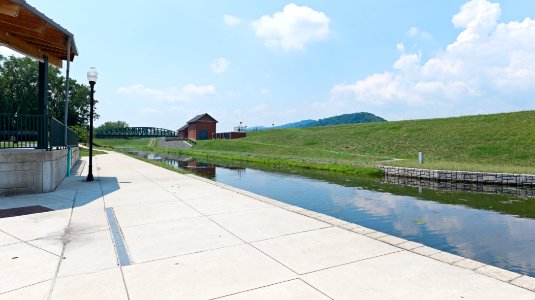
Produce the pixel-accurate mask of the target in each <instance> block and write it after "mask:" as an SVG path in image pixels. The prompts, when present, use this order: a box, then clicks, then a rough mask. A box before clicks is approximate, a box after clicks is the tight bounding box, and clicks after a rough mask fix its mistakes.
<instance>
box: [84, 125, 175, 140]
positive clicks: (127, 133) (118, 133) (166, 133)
mask: <svg viewBox="0 0 535 300" xmlns="http://www.w3.org/2000/svg"><path fill="white" fill-rule="evenodd" d="M175 136H178V133H177V132H176V131H174V130H170V129H164V128H156V127H123V128H109V129H104V130H97V131H96V132H95V137H96V138H124V137H175Z"/></svg>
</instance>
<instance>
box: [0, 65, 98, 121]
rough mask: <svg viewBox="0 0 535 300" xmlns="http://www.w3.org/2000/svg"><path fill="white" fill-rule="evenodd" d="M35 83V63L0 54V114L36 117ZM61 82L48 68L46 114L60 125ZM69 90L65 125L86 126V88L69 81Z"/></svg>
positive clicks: (56, 72)
mask: <svg viewBox="0 0 535 300" xmlns="http://www.w3.org/2000/svg"><path fill="white" fill-rule="evenodd" d="M38 80H39V74H38V62H37V61H35V60H32V59H30V58H26V57H24V58H17V57H14V56H9V57H4V56H2V55H0V113H8V114H14V113H18V114H37V94H38ZM65 81H66V80H65V77H64V76H63V75H61V72H60V70H59V69H58V68H56V67H54V66H49V68H48V114H49V115H50V116H52V117H54V118H56V119H57V120H59V121H61V122H63V121H64V116H65ZM69 90H70V93H69V111H68V119H67V120H68V121H67V123H68V124H67V125H69V126H85V125H87V124H88V123H89V106H90V98H89V87H88V86H87V85H84V84H80V83H78V82H77V81H76V80H74V79H72V78H71V79H70V80H69ZM96 103H98V101H95V105H96ZM94 117H95V119H98V118H99V115H98V114H96V113H95V114H94Z"/></svg>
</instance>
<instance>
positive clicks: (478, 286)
mask: <svg viewBox="0 0 535 300" xmlns="http://www.w3.org/2000/svg"><path fill="white" fill-rule="evenodd" d="M85 172H87V170H86V168H85V169H83V170H82V171H81V173H78V175H77V176H72V177H69V178H67V179H66V180H65V181H64V182H63V183H62V184H61V186H60V187H59V188H58V189H57V191H55V192H54V193H49V194H42V195H29V196H18V197H11V198H0V209H2V211H4V212H7V213H12V214H17V210H16V209H14V208H16V207H22V206H24V207H27V208H26V209H27V210H32V209H33V210H34V211H42V212H41V213H35V214H28V215H23V216H13V217H6V218H0V278H1V280H0V299H46V298H47V297H50V298H51V299H213V298H224V299H461V298H465V299H531V300H533V299H535V293H534V292H533V290H535V281H534V279H533V278H530V277H526V276H520V275H519V274H516V273H512V272H508V271H504V270H501V269H498V268H494V267H490V266H485V265H483V264H481V263H478V262H475V261H471V260H468V259H464V258H462V257H458V256H455V255H451V254H447V253H444V252H440V251H438V250H435V249H432V248H428V247H425V246H422V245H420V244H417V243H413V242H407V241H405V240H402V239H399V238H395V237H392V236H388V235H385V234H383V233H380V232H375V231H373V230H370V229H367V228H364V227H360V226H358V225H356V224H350V223H347V222H344V221H341V220H337V219H333V218H330V217H328V216H325V215H321V214H318V213H314V212H310V211H306V210H303V209H301V208H298V207H294V206H289V205H286V204H284V203H280V202H277V201H274V200H271V199H268V198H265V197H262V196H258V195H254V194H251V193H248V192H245V191H241V190H238V189H234V188H231V187H226V186H224V185H221V184H217V183H213V182H210V181H209V180H206V179H202V178H199V177H196V176H193V175H181V174H177V173H174V172H172V171H169V170H165V169H162V168H158V167H155V166H153V165H150V164H147V163H144V162H141V161H138V160H135V159H133V158H130V157H127V156H124V155H121V154H117V153H111V154H106V155H99V156H97V157H96V160H95V172H94V173H95V175H96V177H95V178H96V179H98V180H96V181H94V182H92V183H88V182H85V181H83V178H84V173H85ZM7 209H10V210H7Z"/></svg>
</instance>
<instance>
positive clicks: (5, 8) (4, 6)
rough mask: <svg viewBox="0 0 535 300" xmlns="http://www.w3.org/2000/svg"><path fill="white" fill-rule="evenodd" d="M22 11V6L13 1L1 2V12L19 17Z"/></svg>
mask: <svg viewBox="0 0 535 300" xmlns="http://www.w3.org/2000/svg"><path fill="white" fill-rule="evenodd" d="M19 12H20V6H19V5H17V4H12V3H0V14H3V15H8V16H10V17H17V16H18V15H19Z"/></svg>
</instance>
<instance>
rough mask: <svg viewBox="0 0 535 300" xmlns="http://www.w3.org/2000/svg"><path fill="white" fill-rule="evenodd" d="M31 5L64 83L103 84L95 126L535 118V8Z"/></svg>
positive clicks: (481, 4) (393, 0)
mask: <svg viewBox="0 0 535 300" xmlns="http://www.w3.org/2000/svg"><path fill="white" fill-rule="evenodd" d="M28 2H29V3H30V4H31V5H33V6H35V7H36V8H37V9H39V10H40V11H42V12H43V13H45V14H46V15H47V16H49V17H51V18H52V19H54V20H55V21H56V22H58V23H59V24H61V25H62V26H63V27H65V28H67V29H68V30H69V31H71V32H72V33H74V35H75V40H76V43H77V46H78V49H79V52H80V56H78V57H76V58H75V61H74V63H73V64H72V65H71V74H72V77H73V78H75V79H77V80H78V81H82V82H84V81H86V75H85V74H86V72H87V69H88V68H89V66H95V67H96V68H97V70H98V71H99V81H98V82H97V85H96V91H97V94H96V98H97V99H98V100H99V101H100V103H99V106H98V111H99V114H100V115H101V118H100V120H98V121H97V122H96V124H100V123H102V122H104V121H115V120H124V121H127V122H128V123H129V124H130V125H131V126H155V127H164V128H169V129H177V128H179V127H181V125H182V124H184V123H185V121H187V120H188V119H190V118H192V117H193V116H195V115H196V114H199V113H204V112H208V113H209V114H211V115H212V116H213V117H215V118H216V119H217V120H219V122H220V123H219V128H220V130H230V129H231V128H232V127H233V126H235V125H237V124H238V123H239V122H240V121H241V122H244V124H246V125H249V126H253V125H271V124H272V123H274V124H283V123H287V122H292V121H299V120H302V119H310V118H311V119H317V118H323V117H329V116H332V115H336V114H342V113H351V112H360V111H368V112H371V113H374V114H377V115H379V116H382V117H384V118H386V119H388V120H402V119H415V118H430V117H445V116H457V115H470V114H480V113H494V112H505V111H517V110H527V109H535V101H534V100H535V99H534V97H533V95H534V92H535V86H534V84H533V82H535V20H533V19H535V2H534V1H514V0H504V1H499V2H497V1H486V0H472V1H456V0H448V1H409V0H404V1H397V0H389V1H384V0H373V1H371V0H370V1H319V0H318V1H294V2H288V1H272V0H271V1H230V0H228V1H224V0H220V1H159V2H150V1H149V2H147V1H128V2H124V1H79V0H73V1H68V3H66V2H64V1H36V0H28ZM3 52H5V50H3Z"/></svg>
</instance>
